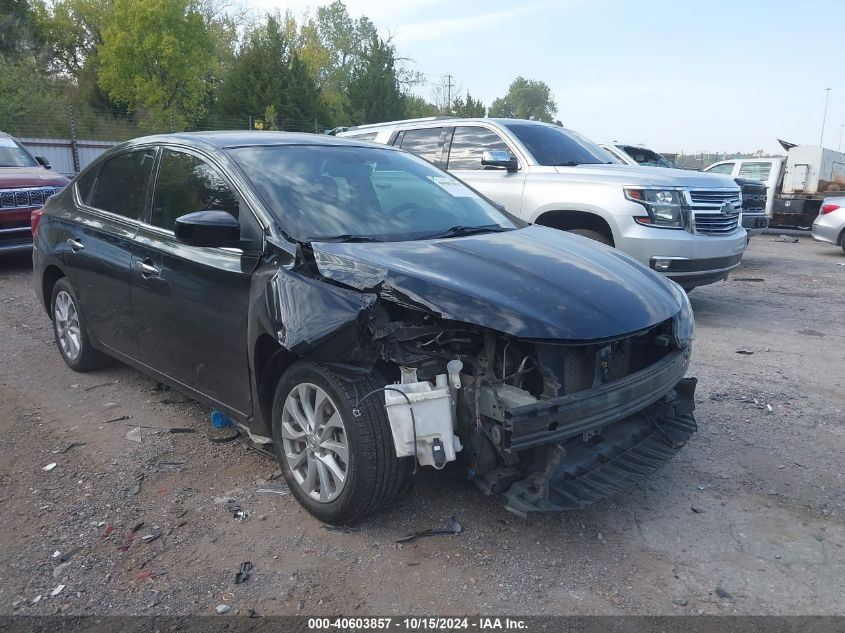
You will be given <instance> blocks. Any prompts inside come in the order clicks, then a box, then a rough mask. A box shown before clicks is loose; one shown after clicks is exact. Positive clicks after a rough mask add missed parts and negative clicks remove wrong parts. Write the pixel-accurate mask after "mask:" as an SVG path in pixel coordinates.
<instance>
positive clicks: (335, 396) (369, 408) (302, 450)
mask: <svg viewBox="0 0 845 633" xmlns="http://www.w3.org/2000/svg"><path fill="white" fill-rule="evenodd" d="M382 386H383V385H382V384H379V383H378V382H376V381H375V380H374V379H373V378H371V377H362V378H356V379H354V380H351V381H350V380H346V379H343V378H341V377H340V376H338V375H336V374H335V373H333V372H332V371H330V370H328V369H327V368H325V367H322V366H320V365H318V364H315V363H310V362H306V361H299V362H297V363H295V364H294V365H292V366H291V367H290V369H288V370H287V371H286V372H285V373H284V375H283V376H282V379H281V380H280V381H279V384H278V386H277V387H276V393H275V396H274V399H273V442H274V444H275V448H276V455H277V456H278V460H279V464H280V465H281V468H282V473H283V474H284V477H285V481H286V482H287V484H288V487H289V488H290V490H291V492H292V493H293V495H294V496H295V497H296V499H297V501H299V503H300V504H302V506H303V507H304V508H305V509H306V510H308V512H310V513H311V514H313V515H314V516H315V517H317V518H318V519H320V520H321V521H324V522H326V523H330V524H333V525H340V524H348V523H352V522H354V521H357V520H359V519H361V518H362V517H364V516H366V515H368V514H371V513H373V512H376V511H378V510H379V509H381V508H382V507H384V505H385V504H387V503H389V502H390V501H392V500H393V499H394V498H395V497H396V496H397V495H398V493H399V491H400V489H402V487H403V486H404V485H405V483H406V482H407V480H408V477H409V472H410V468H411V465H412V463H411V461H410V460H409V459H407V458H405V459H400V458H397V457H396V451H395V449H394V446H393V437H392V435H391V432H390V423H389V422H388V420H387V415H386V414H385V412H384V407H383V405H382V403H383V400H384V398H383V396H382V397H379V396H380V394H378V393H376V394H374V395H372V396H370V397H369V398H367V399H366V400H365V401H363V402H360V403H359V404H358V408H359V410H360V414H361V415H360V416H359V417H355V416H354V415H353V413H352V409H353V408H354V407H355V405H356V402H357V401H358V400H359V398H361V397H363V396H364V395H366V394H368V393H370V392H371V391H373V390H374V389H378V388H380V387H382Z"/></svg>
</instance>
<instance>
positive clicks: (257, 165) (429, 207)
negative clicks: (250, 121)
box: [229, 145, 517, 242]
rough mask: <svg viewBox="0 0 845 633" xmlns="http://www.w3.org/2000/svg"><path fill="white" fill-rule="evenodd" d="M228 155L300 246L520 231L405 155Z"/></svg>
mask: <svg viewBox="0 0 845 633" xmlns="http://www.w3.org/2000/svg"><path fill="white" fill-rule="evenodd" d="M229 153H230V154H231V155H232V156H233V157H234V159H235V160H236V161H237V162H238V164H239V165H240V166H241V167H242V168H243V170H244V171H245V172H246V174H247V176H248V177H249V178H250V180H251V181H252V183H253V184H254V186H255V187H256V189H257V190H258V192H259V194H260V195H261V196H262V198H263V199H264V202H265V203H266V204H267V205H268V207H270V209H271V211H272V212H273V213H274V214H275V216H276V218H277V219H278V220H279V223H280V224H281V226H282V228H283V229H284V230H285V231H286V232H287V233H288V234H289V235H291V236H292V237H293V238H295V239H297V240H301V241H306V242H311V241H314V242H319V241H353V240H356V239H357V240H378V241H402V240H412V239H424V238H427V237H436V236H438V237H439V236H446V237H449V236H458V235H461V234H464V233H471V232H484V231H488V230H489V231H497V230H499V231H501V230H508V229H514V228H517V227H516V224H515V223H514V222H512V221H511V220H510V219H509V218H508V217H507V216H506V215H504V214H503V213H502V212H500V211H499V210H498V209H496V207H494V206H493V205H492V204H490V203H489V202H487V201H486V200H484V199H483V198H481V197H480V196H479V195H478V194H476V193H475V192H474V191H473V190H472V189H470V188H469V187H467V186H466V185H464V184H463V183H461V182H460V181H459V180H456V179H455V178H453V177H452V176H450V175H449V174H447V173H446V172H443V171H441V170H439V169H437V168H436V167H434V166H433V165H431V164H429V163H427V162H426V161H424V160H422V159H420V158H417V157H416V156H412V155H410V154H406V153H403V152H398V151H395V150H389V149H379V148H370V147H343V146H339V147H338V146H319V145H274V146H253V147H240V148H235V149H231V150H229ZM479 227H485V228H484V229H483V230H482V229H479Z"/></svg>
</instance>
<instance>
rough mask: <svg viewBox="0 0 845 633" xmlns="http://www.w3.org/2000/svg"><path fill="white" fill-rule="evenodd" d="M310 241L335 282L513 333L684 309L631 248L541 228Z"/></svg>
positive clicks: (573, 330)
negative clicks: (406, 238)
mask: <svg viewBox="0 0 845 633" xmlns="http://www.w3.org/2000/svg"><path fill="white" fill-rule="evenodd" d="M312 248H313V251H314V256H315V259H316V263H317V267H318V269H319V272H320V274H321V275H323V276H324V277H326V278H328V279H331V280H333V281H335V282H336V283H339V284H342V285H344V286H349V287H352V288H355V289H356V290H360V291H371V292H375V293H377V294H379V296H381V298H382V299H385V300H388V301H392V302H395V303H399V304H402V305H406V306H409V307H414V308H418V309H422V310H425V311H430V312H433V313H435V314H438V315H440V316H441V317H442V318H445V319H450V320H455V321H461V322H465V323H471V324H476V325H480V326H483V327H487V328H491V329H493V330H498V331H500V332H504V333H507V334H510V335H513V336H516V337H519V338H530V339H555V340H560V341H588V340H591V341H592V340H599V339H609V338H614V337H620V336H622V335H627V334H630V333H632V332H636V331H639V330H643V329H646V328H649V327H651V326H654V325H657V324H658V323H661V322H662V321H665V320H666V319H668V318H669V317H671V316H673V315H675V314H676V313H677V312H678V311H679V310H680V308H681V306H680V303H679V302H678V300H677V298H676V297H675V295H674V291H673V288H672V287H671V282H669V281H667V280H666V279H664V278H663V277H662V276H660V275H658V274H657V273H655V272H653V271H651V270H649V269H647V268H645V267H644V266H642V265H641V264H639V263H638V262H636V261H634V260H633V259H631V258H630V257H628V256H627V255H625V254H623V253H621V252H619V251H617V250H615V249H613V248H610V247H607V246H604V245H602V244H598V243H597V242H594V241H592V240H588V239H586V238H583V237H580V236H576V235H571V234H566V233H563V232H561V231H558V230H555V229H549V228H545V227H540V226H529V227H526V228H523V229H519V230H514V231H507V232H503V233H488V234H483V235H476V236H470V237H462V238H448V239H436V240H420V241H409V242H383V243H327V242H318V243H313V244H312Z"/></svg>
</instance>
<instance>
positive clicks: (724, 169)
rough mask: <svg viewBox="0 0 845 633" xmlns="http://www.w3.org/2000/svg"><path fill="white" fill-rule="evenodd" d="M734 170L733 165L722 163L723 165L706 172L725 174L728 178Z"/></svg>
mask: <svg viewBox="0 0 845 633" xmlns="http://www.w3.org/2000/svg"><path fill="white" fill-rule="evenodd" d="M733 170H734V164H733V163H722V164H721V165H716V166H715V167H711V168H710V169H706V170H705V171H709V172H710V173H711V174H725V175H726V176H730V175H731V172H733Z"/></svg>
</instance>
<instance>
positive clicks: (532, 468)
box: [378, 314, 695, 514]
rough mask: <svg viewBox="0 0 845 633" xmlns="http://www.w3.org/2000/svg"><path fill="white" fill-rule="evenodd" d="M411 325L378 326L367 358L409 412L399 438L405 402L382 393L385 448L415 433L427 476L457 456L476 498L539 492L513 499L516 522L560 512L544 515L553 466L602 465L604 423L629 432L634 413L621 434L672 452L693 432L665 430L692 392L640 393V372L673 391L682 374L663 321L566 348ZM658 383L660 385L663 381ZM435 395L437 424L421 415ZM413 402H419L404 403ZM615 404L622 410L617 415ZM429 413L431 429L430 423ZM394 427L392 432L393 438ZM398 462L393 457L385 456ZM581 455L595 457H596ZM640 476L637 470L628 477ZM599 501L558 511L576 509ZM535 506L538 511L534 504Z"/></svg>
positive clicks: (688, 425) (434, 324)
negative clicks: (379, 340) (661, 443)
mask: <svg viewBox="0 0 845 633" xmlns="http://www.w3.org/2000/svg"><path fill="white" fill-rule="evenodd" d="M414 316H417V318H415V319H413V320H407V317H406V320H404V321H388V322H385V321H382V322H381V323H382V325H381V327H379V328H378V331H379V332H380V333H382V334H385V337H384V343H383V345H382V348H381V358H380V359H379V364H380V366H381V367H380V368H381V370H382V373H383V374H386V375H387V376H388V377H390V378H393V379H394V380H395V382H396V383H397V384H393V385H392V386H393V387H394V388H398V389H400V390H402V391H404V392H406V393H408V394H409V395H410V396H411V400H412V402H411V404H410V406H411V407H412V408H413V409H414V412H415V413H416V414H417V415H416V416H415V418H416V424H417V429H416V431H415V432H414V431H413V430H412V429H410V428H408V425H409V424H411V423H413V422H414V420H411V419H410V416H408V415H405V416H402V417H401V418H400V417H399V416H398V415H396V414H395V413H394V410H395V409H396V408H397V407H404V408H407V407H408V404H406V403H404V402H402V398H400V397H397V396H396V395H394V394H391V393H390V392H389V391H387V392H385V399H386V401H387V403H388V404H387V408H388V415H389V419H390V422H391V426H392V427H393V429H394V439H395V438H396V437H397V435H398V436H401V437H408V436H409V435H415V436H416V438H417V442H416V446H417V459H418V461H419V463H420V464H423V465H432V466H434V467H435V468H442V467H443V466H445V464H446V462H447V461H452V460H453V459H455V456H456V453H457V452H459V451H461V450H463V452H464V458H465V459H466V461H467V462H468V469H469V470H468V472H469V474H470V476H471V477H472V478H473V480H474V481H475V482H476V483H477V484H478V485H479V487H481V489H482V490H484V491H485V492H486V493H488V494H494V493H496V494H500V493H501V494H506V493H508V492H509V490H510V489H511V487H513V485H514V484H517V483H519V482H521V481H526V480H531V482H535V484H536V485H527V486H526V488H528V489H529V490H530V489H532V488H533V489H534V490H535V496H536V494H537V493H539V492H540V491H541V490H545V492H544V494H541V495H540V497H539V498H538V499H535V500H534V502H528V503H526V501H525V500H524V499H516V498H515V499H513V500H512V502H511V503H510V505H509V509H511V510H513V511H515V512H517V513H519V514H525V513H527V512H529V511H536V510H547V511H548V510H555V509H563V507H560V508H559V507H554V504H551V505H548V492H547V490H548V485H549V484H550V483H551V481H552V475H553V474H555V472H554V471H557V470H560V468H561V463H563V464H564V466H565V465H566V462H567V459H566V456H567V454H568V453H570V452H571V453H573V457H574V455H575V454H577V453H579V452H580V453H582V455H580V457H579V458H578V459H579V466H580V467H581V468H582V469H584V470H585V471H586V470H588V468H587V467H586V466H585V465H584V464H582V463H581V462H583V460H584V458H585V457H587V456H588V455H587V454H590V453H595V452H596V449H597V448H599V449H600V450H599V453H602V455H603V457H604V458H608V457H609V456H610V455H609V454H608V449H609V447H608V446H604V445H603V444H607V442H608V438H609V437H611V436H613V437H615V436H617V435H619V429H615V428H613V427H614V425H620V424H623V425H624V422H627V423H628V425H629V426H631V423H630V421H628V420H627V418H629V417H631V415H636V414H638V415H639V416H640V418H641V422H642V423H643V424H641V425H636V424H634V425H633V427H637V426H643V425H648V426H652V427H654V428H655V431H656V432H657V434H658V435H659V436H660V437H661V438H662V439H663V440H665V443H666V445H667V446H669V447H670V448H672V449H674V448H677V447H678V446H680V445H681V444H682V443H683V441H684V440H685V439H686V438H687V437H688V436H689V435H691V434H692V432H694V430H695V428H694V422H693V421H692V418H691V416H689V419H688V420H685V424H681V427H682V428H679V427H678V425H677V423H676V421H675V416H676V415H679V414H683V413H686V414H689V413H691V411H692V406H693V405H692V393H693V389H694V382H691V381H685V382H684V383H683V384H681V385H679V386H678V387H676V388H675V389H672V390H671V393H670V394H669V396H668V397H665V398H660V396H662V395H663V394H662V393H657V392H660V391H661V389H657V390H655V389H654V388H653V386H651V385H649V384H643V381H645V382H646V383H648V378H649V374H650V372H649V368H655V367H656V366H657V367H663V366H665V367H667V368H668V369H664V370H663V371H664V372H667V371H668V376H667V377H668V378H669V380H670V381H673V380H674V381H675V382H680V379H679V377H682V376H683V373H684V372H685V370H686V367H687V364H688V350H685V349H680V348H678V347H677V345H676V344H675V341H674V337H673V332H672V326H673V322H672V321H666V322H664V323H662V324H660V325H658V326H656V327H653V328H650V329H648V330H647V331H645V332H641V333H638V334H636V335H634V336H631V337H626V338H622V339H617V340H612V341H603V342H599V343H590V344H583V345H567V344H554V343H546V342H531V341H520V340H517V339H514V338H513V337H509V336H507V335H503V334H501V333H497V332H493V331H490V330H486V329H483V328H474V327H471V326H467V325H462V324H456V323H444V322H441V321H439V320H438V319H436V318H434V317H431V316H430V315H414ZM381 318H382V319H387V318H389V315H388V314H383V315H381ZM387 332H389V333H390V334H387ZM673 360H674V363H673V362H671V361H673ZM661 361H662V363H661ZM673 370H674V371H673ZM397 371H398V375H397ZM626 379H629V380H628V381H626ZM659 382H660V385H661V387H663V386H665V380H663V381H659ZM632 391H637V392H640V393H639V394H638V396H639V397H641V396H643V395H645V396H646V398H645V403H644V404H642V406H640V405H641V403H642V401H641V400H640V399H639V398H638V397H630V395H629V394H630V392H632ZM435 393H437V394H440V397H441V398H442V399H443V400H444V401H448V403H449V406H448V407H445V406H444V407H443V408H442V409H440V410H439V413H437V414H435V413H434V411H433V410H432V409H431V396H432V395H433V394H435ZM418 394H425V396H426V399H425V400H424V401H421V400H415V399H414V397H415V396H417V395H418ZM579 396H580V397H579ZM579 400H581V402H580V403H579ZM620 400H621V401H624V402H622V405H623V406H622V407H621V408H620V407H619V406H618V404H619V401H620ZM649 400H651V401H649ZM579 404H580V405H581V406H578V405H579ZM573 405H574V406H573ZM567 406H568V408H567ZM667 413H668V414H669V415H668V416H667ZM437 415H439V416H441V417H440V419H432V416H437ZM446 415H449V418H448V420H447V419H444V418H445V416H446ZM633 427H632V428H631V429H630V430H629V433H631V432H633V433H634V435H637V434H638V433H637V431H639V430H640V429H638V428H633ZM397 428H401V429H402V430H401V431H399V432H398V433H397ZM453 432H454V434H453ZM626 439H627V435H626V437H621V438H620V437H615V442H616V443H615V446H617V447H619V446H623V447H624V445H625V444H628V443H629V442H628V441H626ZM620 440H621V442H620ZM444 448H445V450H444ZM453 448H454V450H453ZM397 449H398V445H397ZM407 454H410V453H409V452H408V451H403V452H399V450H397V455H400V456H402V455H407ZM590 456H592V457H594V458H595V459H598V460H599V461H602V459H603V458H602V456H601V455H599V454H597V455H590ZM569 461H572V458H570V459H569ZM550 469H551V471H550ZM576 470H577V469H576ZM650 470H651V469H649V468H648V467H647V464H646V463H643V464H641V467H640V468H639V469H638V472H641V473H642V474H646V473H647V472H650ZM571 478H572V477H571ZM572 479H574V478H572ZM623 479H624V481H622V482H618V483H620V484H623V483H628V481H629V480H632V479H633V475H632V474H628V475H627V476H626V477H624V478H623ZM608 490H610V489H608ZM613 491H614V492H615V488H614V489H613ZM515 492H517V491H514V493H515ZM599 492H600V491H599ZM522 496H523V497H525V494H523V495H522ZM528 496H531V493H530V492H529V493H528ZM603 496H606V495H604V494H592V495H588V496H587V498H586V499H584V498H582V499H580V500H579V499H568V501H569V503H570V504H571V505H573V506H575V507H582V506H583V505H586V504H587V503H588V502H589V501H591V500H595V499H598V498H601V497H603ZM540 500H542V501H544V502H545V503H540V504H539V505H538V504H537V503H536V501H540ZM558 505H560V504H558Z"/></svg>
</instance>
